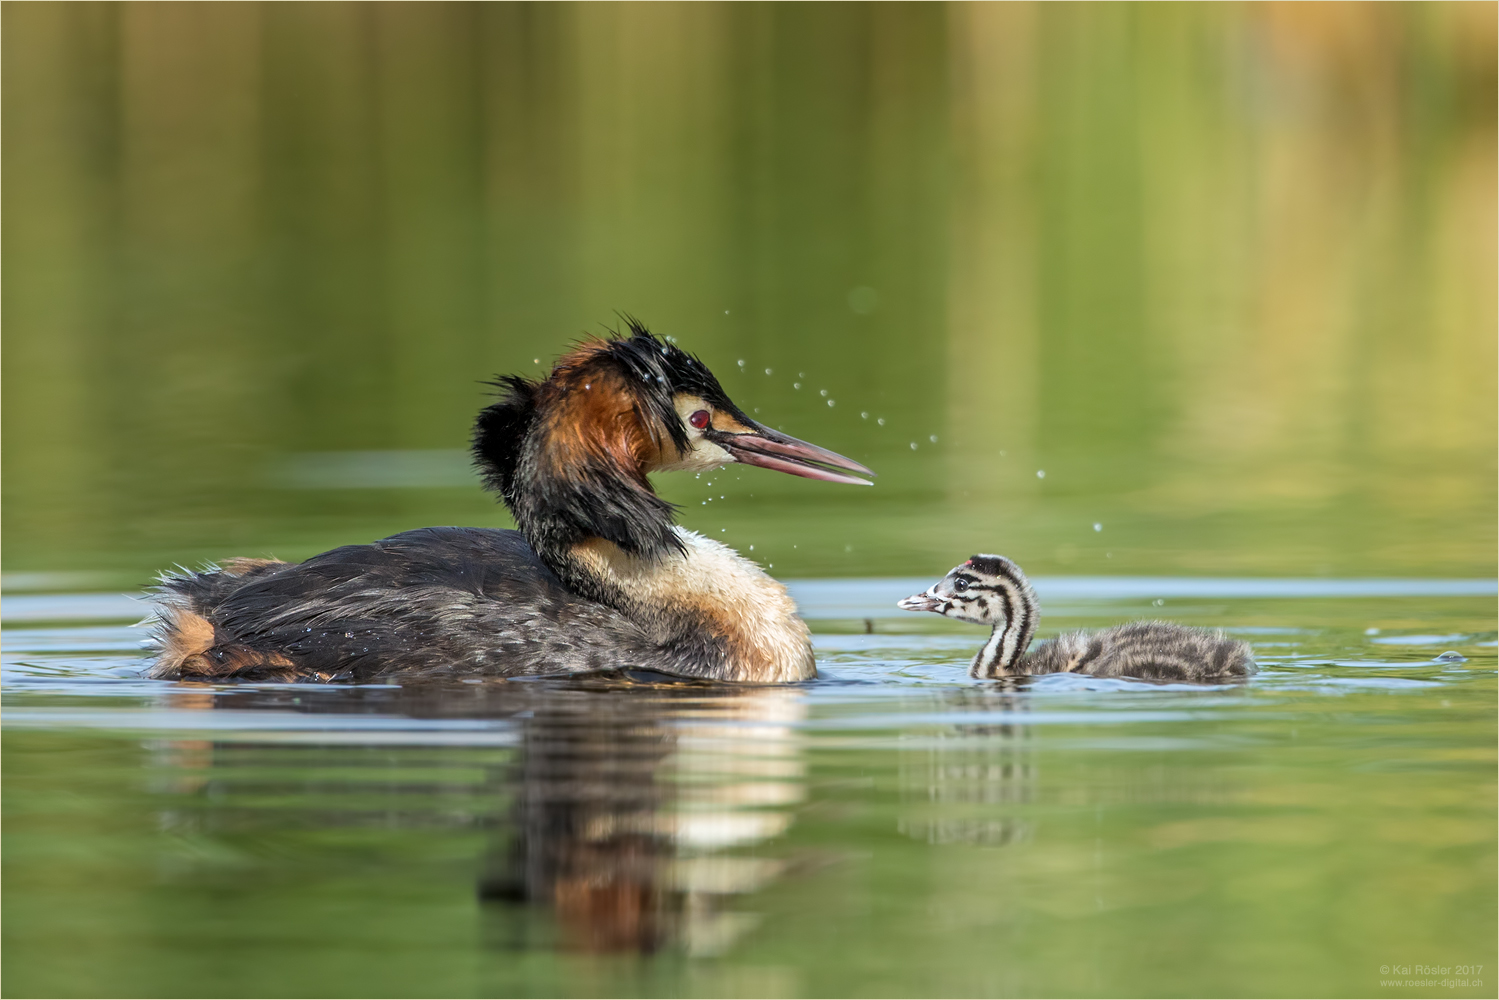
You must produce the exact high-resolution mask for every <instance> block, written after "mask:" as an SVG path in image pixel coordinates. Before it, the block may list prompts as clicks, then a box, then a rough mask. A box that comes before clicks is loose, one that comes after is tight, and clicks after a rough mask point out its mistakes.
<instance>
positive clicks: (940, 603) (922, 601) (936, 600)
mask: <svg viewBox="0 0 1499 1000" xmlns="http://www.w3.org/2000/svg"><path fill="white" fill-rule="evenodd" d="M895 606H896V607H897V608H900V609H901V610H902V611H934V612H936V613H937V614H939V615H940V614H941V613H942V609H943V608H944V607H946V606H947V602H946V601H945V600H943V599H942V598H940V597H938V596H937V595H936V594H935V593H933V592H932V591H930V590H923V591H922V592H921V593H919V594H912V595H911V596H910V597H906V598H902V599H901V600H900V601H898V602H896V605H895Z"/></svg>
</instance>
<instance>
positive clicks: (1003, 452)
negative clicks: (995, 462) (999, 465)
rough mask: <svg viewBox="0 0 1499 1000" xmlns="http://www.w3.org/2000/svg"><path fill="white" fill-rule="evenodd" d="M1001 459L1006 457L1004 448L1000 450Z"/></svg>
mask: <svg viewBox="0 0 1499 1000" xmlns="http://www.w3.org/2000/svg"><path fill="white" fill-rule="evenodd" d="M999 457H1000V458H1004V457H1005V450H1004V449H1003V448H1001V449H999Z"/></svg>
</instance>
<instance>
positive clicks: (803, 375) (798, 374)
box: [796, 372, 807, 378]
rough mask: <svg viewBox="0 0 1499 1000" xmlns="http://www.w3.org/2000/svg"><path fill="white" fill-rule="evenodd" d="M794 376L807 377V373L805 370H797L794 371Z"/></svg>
mask: <svg viewBox="0 0 1499 1000" xmlns="http://www.w3.org/2000/svg"><path fill="white" fill-rule="evenodd" d="M796 377H797V378H806V377H807V373H806V372H797V373H796Z"/></svg>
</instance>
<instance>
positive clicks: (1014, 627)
mask: <svg viewBox="0 0 1499 1000" xmlns="http://www.w3.org/2000/svg"><path fill="white" fill-rule="evenodd" d="M899 607H901V608H904V609H905V610H906V611H932V612H935V613H937V614H939V615H945V616H947V617H948V618H956V619H957V620H958V621H964V622H973V623H974V624H975V625H993V626H994V631H993V632H992V633H990V636H989V641H988V642H986V643H984V648H983V649H981V650H979V652H978V655H977V656H975V657H974V658H973V663H972V664H971V665H970V666H969V667H968V673H969V676H972V677H977V678H992V677H1010V676H1015V675H1018V674H1057V673H1074V674H1088V675H1089V676H1092V677H1141V678H1147V679H1150V680H1169V681H1194V682H1199V683H1200V682H1208V681H1227V680H1235V679H1239V678H1243V677H1247V676H1248V675H1250V674H1252V673H1254V671H1255V665H1254V659H1253V658H1252V657H1251V656H1250V653H1249V646H1248V645H1247V644H1245V643H1243V642H1240V641H1238V640H1237V639H1229V638H1227V637H1226V636H1224V635H1223V633H1221V632H1219V633H1213V632H1204V631H1202V630H1201V629H1195V628H1184V627H1183V626H1181V625H1173V624H1171V623H1170V622H1131V623H1130V624H1128V625H1116V626H1114V627H1113V628H1110V629H1105V630H1103V631H1102V632H1098V633H1094V634H1092V635H1090V634H1088V633H1086V632H1067V633H1063V634H1062V635H1059V636H1057V637H1056V638H1055V639H1053V640H1051V641H1050V642H1045V643H1042V644H1041V645H1040V646H1038V647H1036V649H1035V651H1033V652H1029V653H1027V652H1026V647H1027V646H1029V645H1030V642H1031V636H1032V635H1034V634H1035V631H1036V623H1037V622H1038V621H1039V620H1040V618H1041V608H1040V604H1039V603H1038V602H1037V601H1036V593H1035V591H1033V590H1032V589H1031V585H1030V581H1029V580H1027V579H1026V578H1025V574H1024V573H1022V572H1020V567H1019V566H1016V565H1015V564H1014V563H1013V562H1011V561H1010V560H1008V559H1006V558H1005V557H1004V556H988V555H979V556H974V557H973V558H971V559H969V560H968V561H967V562H965V563H963V564H962V565H960V566H955V567H953V569H952V571H951V572H949V573H948V574H947V575H946V576H944V577H943V578H942V579H941V580H939V581H937V582H936V583H934V584H932V586H931V587H929V588H927V589H926V590H925V591H923V592H922V593H920V594H913V595H911V596H910V597H907V598H905V599H904V600H902V601H901V602H900V603H899Z"/></svg>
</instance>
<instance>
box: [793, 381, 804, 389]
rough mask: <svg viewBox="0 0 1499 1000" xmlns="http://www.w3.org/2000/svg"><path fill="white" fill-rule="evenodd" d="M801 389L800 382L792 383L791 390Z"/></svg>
mask: <svg viewBox="0 0 1499 1000" xmlns="http://www.w3.org/2000/svg"><path fill="white" fill-rule="evenodd" d="M801 387H802V384H801V383H800V382H792V383H791V388H793V389H800V388H801Z"/></svg>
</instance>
